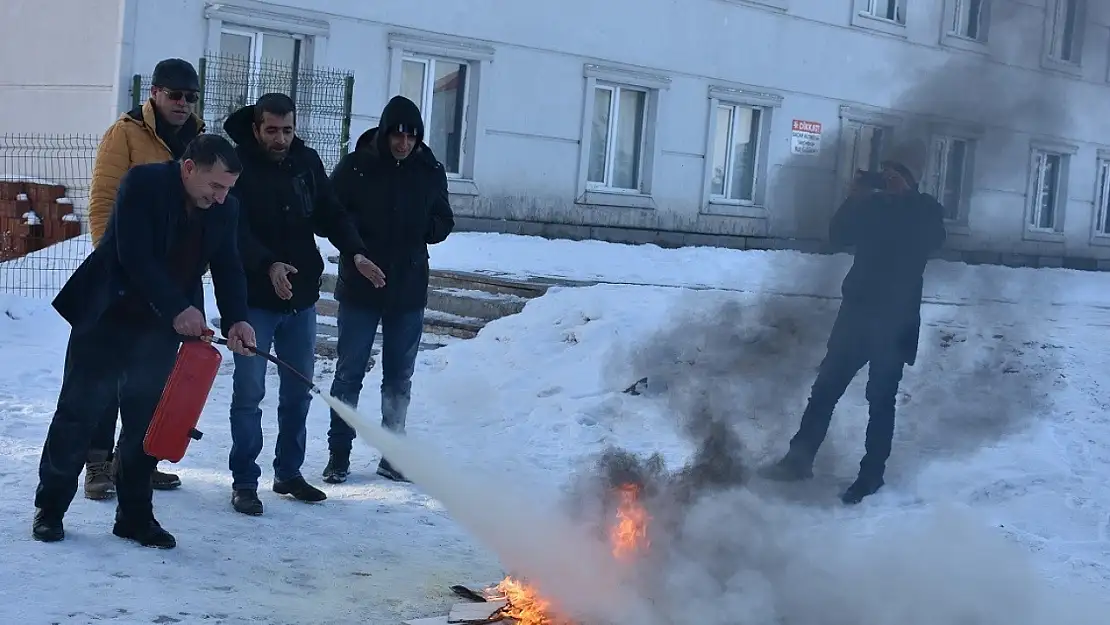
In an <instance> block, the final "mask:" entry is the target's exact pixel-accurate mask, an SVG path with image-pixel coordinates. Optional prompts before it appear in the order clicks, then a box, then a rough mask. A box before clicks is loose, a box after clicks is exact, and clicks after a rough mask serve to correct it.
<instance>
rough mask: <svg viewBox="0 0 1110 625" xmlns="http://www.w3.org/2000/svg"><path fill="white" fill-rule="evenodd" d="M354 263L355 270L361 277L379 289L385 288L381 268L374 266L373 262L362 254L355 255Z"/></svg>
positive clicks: (383, 273) (383, 274)
mask: <svg viewBox="0 0 1110 625" xmlns="http://www.w3.org/2000/svg"><path fill="white" fill-rule="evenodd" d="M354 261H355V269H358V272H359V273H361V274H362V277H364V278H366V279H367V280H369V281H370V283H371V284H373V285H374V286H375V287H377V288H379V289H380V288H382V287H383V286H385V272H383V271H382V269H381V267H378V266H377V265H375V264H374V263H373V261H371V260H370V259H369V258H367V257H365V256H363V255H362V254H355V257H354Z"/></svg>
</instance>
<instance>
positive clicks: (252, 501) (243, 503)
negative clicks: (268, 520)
mask: <svg viewBox="0 0 1110 625" xmlns="http://www.w3.org/2000/svg"><path fill="white" fill-rule="evenodd" d="M231 507H232V508H234V509H235V511H236V512H238V513H239V514H246V515H249V516H261V515H262V511H263V507H262V500H261V499H259V498H258V491H256V490H253V489H250V488H236V489H235V490H233V491H231Z"/></svg>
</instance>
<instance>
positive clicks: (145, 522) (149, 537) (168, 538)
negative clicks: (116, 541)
mask: <svg viewBox="0 0 1110 625" xmlns="http://www.w3.org/2000/svg"><path fill="white" fill-rule="evenodd" d="M112 533H113V534H115V535H116V536H119V537H120V538H126V539H127V540H133V541H135V542H137V543H139V544H140V545H142V546H144V547H155V548H157V549H173V548H174V547H176V546H177V539H176V538H174V537H173V534H171V533H169V532H167V531H166V530H164V529H162V526H161V525H160V524H159V523H158V521H156V520H155V519H154V516H153V515H134V516H127V515H123V514H120V513H119V512H116V523H115V525H113V526H112Z"/></svg>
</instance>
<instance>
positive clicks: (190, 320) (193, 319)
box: [173, 306, 208, 336]
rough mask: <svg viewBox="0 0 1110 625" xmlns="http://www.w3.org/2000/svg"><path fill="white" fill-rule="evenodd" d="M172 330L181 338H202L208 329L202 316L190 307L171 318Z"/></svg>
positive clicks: (194, 308) (193, 307)
mask: <svg viewBox="0 0 1110 625" xmlns="http://www.w3.org/2000/svg"><path fill="white" fill-rule="evenodd" d="M173 329H174V330H175V331H176V332H177V333H178V334H180V335H181V336H202V335H203V334H204V331H205V330H207V329H208V324H207V323H206V322H205V321H204V314H203V313H201V312H200V311H199V310H197V309H196V307H195V306H190V307H188V308H186V309H185V310H183V311H181V314H179V315H177V316H176V317H174V318H173Z"/></svg>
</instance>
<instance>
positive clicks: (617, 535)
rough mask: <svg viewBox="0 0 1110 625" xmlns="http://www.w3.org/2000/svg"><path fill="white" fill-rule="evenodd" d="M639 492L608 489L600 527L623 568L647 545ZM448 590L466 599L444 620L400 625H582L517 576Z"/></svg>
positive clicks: (627, 485) (625, 486)
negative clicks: (606, 510) (607, 509)
mask: <svg viewBox="0 0 1110 625" xmlns="http://www.w3.org/2000/svg"><path fill="white" fill-rule="evenodd" d="M642 493H643V485H642V484H641V483H639V482H638V481H626V482H622V483H620V484H617V485H616V486H615V487H614V488H612V489H611V490H610V493H609V497H608V499H610V500H611V502H612V507H613V510H612V513H611V514H609V515H608V517H607V518H606V519H605V521H604V525H606V526H607V532H608V538H609V544H610V546H611V554H612V557H613V559H614V560H615V561H616V562H617V563H618V564H620V565H622V566H625V567H629V568H631V567H632V565H633V564H634V563H635V562H636V560H637V559H638V558H639V557H641V556H643V555H644V554H646V553H647V552H648V550H649V548H650V546H651V541H650V539H649V529H650V523H651V517H650V515H649V514H648V511H647V509H646V508H645V507H644V505H643V501H642ZM631 572H632V571H629V573H631ZM452 590H453V591H454V592H455V594H457V595H459V596H461V597H464V598H466V599H469V600H470V601H469V602H468V603H459V604H456V605H454V606H453V607H452V608H451V612H450V614H448V616H446V617H435V618H429V619H417V620H412V621H406V622H405V625H442V624H444V623H448V624H451V625H455V624H461V625H483V624H486V623H502V624H503V625H583V624H582V623H580V622H578V621H576V620H574V619H572V618H570V617H568V616H566V615H564V614H561V613H560V610H559V608H558V606H555V605H554V604H553V602H552V601H551V600H550V599H548V598H547V597H545V596H544V595H543V593H542V592H541V590H540V589H539V588H538V587H536V586H535V585H533V584H531V583H530V582H528V581H527V580H526V579H524V578H522V577H515V576H512V575H509V576H506V577H505V579H503V580H501V581H500V582H499V583H497V584H496V585H493V586H491V587H489V588H486V589H484V590H482V591H480V592H476V591H474V590H471V589H469V588H466V587H465V586H453V587H452ZM586 625H594V624H586Z"/></svg>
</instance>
